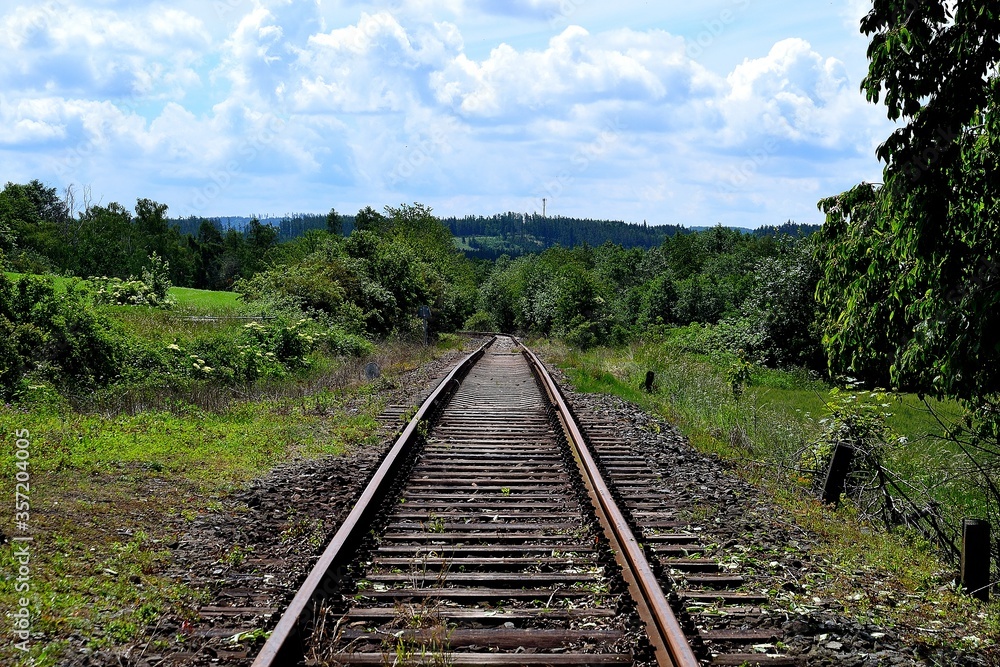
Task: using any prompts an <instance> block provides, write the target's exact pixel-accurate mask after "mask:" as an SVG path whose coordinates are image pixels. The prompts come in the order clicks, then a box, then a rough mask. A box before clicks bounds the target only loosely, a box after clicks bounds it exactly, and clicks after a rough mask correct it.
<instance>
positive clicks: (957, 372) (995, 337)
mask: <svg viewBox="0 0 1000 667" xmlns="http://www.w3.org/2000/svg"><path fill="white" fill-rule="evenodd" d="M998 23H1000V12H998V10H997V8H996V7H995V4H994V3H991V2H987V1H986V0H972V1H970V2H962V3H958V4H957V5H954V6H952V5H951V3H947V2H945V0H933V1H931V2H925V3H910V4H907V5H905V6H904V4H902V3H899V2H893V1H890V0H876V2H874V4H873V9H872V12H871V13H870V14H869V15H868V16H867V17H866V18H865V20H864V21H863V23H862V30H863V31H864V32H865V33H866V34H868V35H870V36H871V43H870V46H869V50H868V55H869V59H870V66H869V73H868V76H867V77H866V78H865V80H864V83H863V86H864V89H865V90H866V92H867V93H868V97H869V99H870V100H872V101H878V100H879V99H880V97H882V95H883V94H884V96H885V104H886V107H887V114H888V116H889V117H890V118H891V119H893V120H900V121H901V126H900V127H899V128H898V129H897V130H895V131H894V132H893V134H892V135H891V136H890V137H889V138H888V139H887V140H886V141H885V143H883V144H882V145H881V146H880V147H879V149H878V156H879V158H880V159H881V160H882V161H883V162H884V163H885V170H884V171H885V173H884V181H885V185H884V186H882V187H877V186H873V185H869V184H862V185H859V186H857V187H855V188H853V189H852V190H849V191H848V192H845V193H842V194H840V195H838V196H835V197H830V198H828V199H825V200H823V201H822V202H820V206H821V208H822V210H823V211H824V212H825V213H826V215H827V223H826V225H824V228H823V231H822V237H821V240H822V243H821V245H820V246H819V249H818V253H817V256H818V258H819V259H820V261H821V263H822V265H823V269H824V275H823V279H822V280H821V281H820V285H819V290H818V294H819V297H820V301H821V304H822V306H823V310H824V332H825V335H824V340H825V343H826V344H827V347H828V351H829V356H830V362H831V364H832V365H833V366H834V367H835V368H837V369H848V370H851V371H852V372H856V373H858V374H861V375H862V376H863V377H866V378H875V379H878V380H882V379H885V380H888V381H889V382H891V383H892V385H893V386H900V387H902V386H909V387H913V388H915V389H918V390H920V391H923V392H927V393H932V394H936V395H943V396H956V397H960V398H964V399H969V400H972V401H976V400H978V399H979V398H980V397H984V396H987V395H990V394H995V393H997V392H998V391H1000V370H998V368H1000V363H997V362H998V360H1000V290H998V289H997V286H998V284H1000V270H998V267H1000V264H998V263H997V259H996V258H997V256H998V254H1000V246H998V243H1000V240H998V239H1000V226H998V225H1000V217H998V216H997V214H996V201H997V200H998V197H1000V185H998V181H997V179H996V178H995V175H996V172H997V169H998V166H1000V158H998V156H1000V153H998V151H997V141H998V136H1000V127H998V122H1000V115H998V113H997V109H998V105H997V102H998V93H1000V84H998V81H1000V79H998V78H997V70H996V66H997V63H998V55H997V54H998V49H1000V30H998V29H997V27H998Z"/></svg>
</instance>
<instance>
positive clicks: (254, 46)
mask: <svg viewBox="0 0 1000 667" xmlns="http://www.w3.org/2000/svg"><path fill="white" fill-rule="evenodd" d="M67 1H68V2H70V3H71V4H69V5H67V6H65V7H62V6H60V7H61V8H60V9H59V11H54V10H53V9H51V7H54V6H55V5H53V6H46V5H33V6H30V7H29V6H28V5H24V6H19V7H15V8H13V9H11V10H9V11H7V13H6V15H3V14H2V11H4V10H0V48H3V49H4V50H5V53H7V54H9V57H6V58H4V60H3V61H0V91H2V92H0V150H3V151H4V153H5V157H7V156H10V157H11V158H13V159H5V163H7V165H5V166H6V169H5V173H4V174H2V175H0V176H2V177H3V178H5V179H10V178H12V177H14V178H22V177H23V178H36V177H38V178H42V179H43V180H45V179H50V180H55V182H54V183H53V184H54V185H59V186H64V185H66V184H68V183H69V182H77V183H81V182H82V183H89V184H91V185H93V186H94V188H95V189H100V190H104V189H107V190H108V191H109V195H108V196H109V199H111V198H114V199H118V200H120V201H133V200H134V199H135V197H136V196H150V197H153V198H156V199H160V200H162V201H165V202H166V203H168V204H170V205H171V212H172V213H174V214H179V215H186V214H188V213H215V214H226V213H240V212H244V213H245V212H247V211H248V209H249V210H254V211H256V212H260V211H261V210H272V211H273V210H276V209H277V210H283V211H288V210H326V209H328V208H329V206H330V205H333V204H336V205H337V207H338V209H340V210H348V211H349V210H351V206H352V205H354V204H358V208H360V206H361V205H364V204H372V205H375V206H379V205H381V204H385V203H395V202H397V201H426V202H427V203H429V204H431V205H436V206H437V207H438V209H439V210H441V207H442V206H451V207H464V208H463V209H462V210H454V209H452V210H447V209H445V210H444V211H442V212H446V213H457V214H465V213H490V212H493V211H494V210H496V209H499V208H503V207H505V206H518V207H519V206H522V205H523V206H525V207H528V206H533V205H534V204H531V203H530V202H533V201H535V200H536V199H537V200H538V202H539V206H540V198H541V197H542V196H546V197H547V198H549V210H550V211H553V212H559V213H564V214H576V215H598V216H605V215H606V216H610V217H624V218H628V219H643V218H646V219H649V220H650V222H684V223H688V224H702V223H712V222H715V221H722V222H724V223H732V222H743V223H751V222H757V223H759V222H781V221H783V220H784V219H787V218H788V217H795V216H796V215H798V214H800V213H802V211H806V213H802V215H805V216H807V217H806V219H808V216H809V215H811V213H810V211H812V210H814V204H815V199H816V198H817V197H818V195H822V194H824V193H825V192H827V191H836V190H832V189H831V188H833V187H840V185H841V184H840V183H839V182H838V181H836V178H844V179H846V178H850V181H848V182H847V183H844V184H843V185H849V184H850V182H851V181H856V180H860V179H861V177H858V178H853V177H851V176H850V175H851V174H853V173H855V172H857V170H858V169H861V168H862V167H863V165H869V164H871V163H872V162H873V160H872V159H871V158H870V153H871V150H872V146H873V144H875V143H877V140H878V137H879V136H880V133H881V135H882V136H884V121H881V120H880V118H879V117H880V114H879V113H878V112H877V110H873V109H872V108H871V107H867V106H866V105H865V103H864V101H863V99H862V98H861V96H860V95H859V94H858V92H857V82H856V81H851V80H849V78H848V74H847V73H846V71H845V68H844V66H843V65H842V64H841V62H840V61H838V60H837V59H833V58H829V57H826V55H823V53H827V54H828V53H829V50H828V49H827V48H825V47H824V48H813V47H812V46H811V45H810V43H809V42H808V41H807V40H805V39H800V38H791V39H776V40H774V41H768V42H767V46H770V45H771V44H773V48H770V51H769V52H768V53H766V55H760V54H761V53H764V51H767V46H765V47H764V48H763V49H762V50H761V51H759V52H758V53H755V54H741V55H744V56H749V55H752V56H756V57H746V59H745V60H743V62H741V63H740V62H739V60H734V62H735V63H737V64H735V65H731V66H727V67H725V68H719V71H711V70H709V69H707V68H706V67H705V66H702V65H700V64H699V63H697V62H695V61H694V60H692V59H691V58H690V57H689V53H687V52H686V47H688V46H690V44H691V43H692V42H691V40H692V39H693V38H696V37H697V35H694V36H692V35H687V34H685V35H683V36H682V35H681V34H680V33H679V32H678V33H676V34H674V33H672V32H667V31H666V30H664V29H659V28H655V27H650V28H646V29H642V30H637V29H629V28H621V27H619V28H616V29H604V28H602V27H601V26H592V25H590V26H588V27H589V28H590V29H589V30H588V29H584V28H583V27H580V26H570V27H568V28H565V29H561V31H560V32H554V31H553V29H552V28H551V26H552V25H553V24H552V23H551V22H548V23H547V22H545V20H546V19H548V18H550V17H551V16H552V15H553V14H554V13H555V14H558V13H560V12H561V11H562V9H563V6H564V5H563V4H562V3H563V2H564V1H565V0H515V1H514V2H509V3H501V2H499V1H494V0H419V1H418V0H391V1H388V2H381V3H377V4H378V6H380V7H381V9H378V8H377V7H376V6H374V5H375V4H376V3H371V2H365V3H357V2H354V3H352V2H344V1H341V2H338V3H329V2H325V3H323V5H320V3H319V2H318V1H317V0H294V1H293V0H219V1H218V2H215V3H214V4H213V3H197V2H196V1H195V0H179V1H178V2H171V3H170V4H169V7H165V6H163V5H160V4H156V3H150V4H148V5H147V4H142V5H139V4H137V3H130V2H125V1H124V0H121V1H119V0H100V2H98V1H97V0H91V3H90V6H89V8H88V7H83V6H82V5H81V3H80V2H78V1H77V0H67ZM569 2H570V3H571V4H572V5H573V7H574V8H577V7H578V8H580V9H581V11H579V12H576V11H574V12H572V16H571V17H570V18H571V20H572V21H578V22H581V23H584V22H586V21H585V19H586V17H588V16H591V15H592V13H591V11H590V10H591V9H594V11H595V12H596V11H597V9H598V7H597V5H596V4H595V5H590V6H588V7H587V11H582V9H583V6H584V3H582V2H578V1H577V0H569ZM622 3H623V6H631V7H632V10H633V14H635V12H636V11H641V10H642V7H641V5H642V3H637V2H632V1H631V0H622ZM726 6H729V5H726ZM362 8H363V9H364V11H362V10H361V9H362ZM636 8H639V9H636ZM657 11H660V10H657ZM686 11H687V14H685V16H688V17H689V18H690V15H691V14H692V13H693V12H694V10H692V9H690V8H689V9H688V10H686ZM705 11H706V12H708V13H709V14H712V13H713V12H716V13H717V11H718V7H714V8H709V9H706V10H705ZM837 11H839V10H837ZM601 12H605V10H601ZM605 13H606V12H605ZM636 15H637V14H636ZM712 15H713V16H714V15H715V14H712ZM836 15H837V16H840V15H839V14H836ZM746 16H747V20H749V17H750V14H749V13H748V14H747V15H746ZM445 19H446V20H445ZM565 23H566V21H560V22H559V25H560V26H563V25H565ZM494 24H496V25H499V26H502V27H500V28H495V29H494V28H492V26H493V25H494ZM682 24H683V21H681V22H679V23H678V26H679V25H682ZM647 25H661V26H663V27H667V26H672V27H671V30H675V29H677V26H673V24H671V23H670V22H667V21H662V22H658V23H657V22H652V21H650V22H647ZM694 25H695V26H696V27H697V30H701V27H700V26H701V23H700V22H698V20H695V21H694ZM733 29H734V30H735V27H734V28H733ZM491 30H493V32H490V31H491ZM501 32H502V35H501ZM850 39H851V40H853V41H857V39H856V36H852V37H851V38H850ZM484 45H485V46H484ZM730 46H731V45H730V44H729V43H728V42H726V43H725V44H724V43H723V42H722V41H719V42H718V48H720V49H721V48H729V47H730ZM488 49H491V50H488ZM821 51H822V52H823V53H821ZM726 69H728V70H729V71H726ZM761 151H763V154H761ZM859 165H861V166H859ZM865 168H866V167H865ZM22 174H23V176H21V175H22ZM864 176H865V177H866V176H868V174H867V173H865V174H864ZM94 179H99V180H94ZM720 184H721V185H724V186H726V187H725V188H723V189H720ZM132 188H136V190H135V191H133V190H132ZM317 193H323V194H322V195H320V194H317ZM331 197H337V198H338V199H340V200H341V201H340V202H338V201H330V198H331ZM320 200H322V201H320ZM268 202H271V203H270V205H268V206H265V205H267V203H268ZM779 202H780V203H779ZM803 202H804V203H803ZM790 208H794V209H795V211H791V210H788V211H786V210H784V209H790ZM742 216H748V217H746V218H744V217H742ZM768 216H769V217H768ZM734 218H737V219H734ZM765 218H766V219H765Z"/></svg>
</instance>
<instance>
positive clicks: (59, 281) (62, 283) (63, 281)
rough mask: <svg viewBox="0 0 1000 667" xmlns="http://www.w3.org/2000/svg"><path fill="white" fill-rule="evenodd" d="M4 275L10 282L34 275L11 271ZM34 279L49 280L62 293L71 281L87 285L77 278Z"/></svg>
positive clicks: (51, 277)
mask: <svg viewBox="0 0 1000 667" xmlns="http://www.w3.org/2000/svg"><path fill="white" fill-rule="evenodd" d="M4 275H5V276H7V278H9V279H10V280H17V279H18V278H23V277H25V276H27V275H34V274H27V273H14V272H13V271H4ZM35 277H36V278H49V279H51V280H52V282H53V283H54V284H55V287H56V289H57V290H62V291H65V290H66V286H67V285H69V284H70V282H71V281H73V280H78V281H80V282H81V283H83V284H86V283H87V281H86V280H80V279H79V278H65V277H63V276H35Z"/></svg>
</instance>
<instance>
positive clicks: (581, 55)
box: [431, 26, 709, 118]
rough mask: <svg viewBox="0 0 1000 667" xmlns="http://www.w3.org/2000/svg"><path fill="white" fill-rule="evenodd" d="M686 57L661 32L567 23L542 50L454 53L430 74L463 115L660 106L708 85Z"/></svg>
mask: <svg viewBox="0 0 1000 667" xmlns="http://www.w3.org/2000/svg"><path fill="white" fill-rule="evenodd" d="M708 79H709V77H707V76H706V75H705V73H704V71H703V70H701V69H700V68H699V67H698V66H697V65H696V64H695V63H693V62H691V61H689V60H687V59H686V58H684V56H683V42H682V40H679V39H677V38H675V37H672V36H671V35H669V34H668V33H666V32H662V31H658V30H654V31H650V32H647V33H636V32H633V31H629V30H624V31H616V32H612V33H606V34H602V35H596V36H595V35H591V34H590V33H589V32H588V31H586V30H585V29H583V28H581V27H579V26H570V27H569V28H566V29H565V30H564V31H563V32H562V33H561V34H559V35H557V36H555V37H553V38H552V39H551V40H550V41H549V44H548V47H547V48H546V49H545V50H544V51H531V50H526V51H518V50H516V49H514V48H513V47H511V46H509V45H507V44H501V45H500V46H498V47H497V48H495V49H494V50H493V51H492V52H491V53H490V56H489V57H488V58H487V59H486V60H484V61H482V62H475V61H473V60H470V59H469V58H468V57H467V56H465V55H464V54H461V55H459V56H458V57H457V58H455V60H454V61H453V62H452V63H450V64H449V65H448V66H447V67H445V68H444V69H442V70H440V71H438V72H435V73H434V74H432V76H431V86H432V87H433V89H434V91H435V96H436V98H437V100H438V101H439V102H440V103H442V104H445V105H448V106H450V107H452V108H454V109H456V110H457V111H459V112H460V113H462V114H463V115H465V116H468V117H485V118H495V117H500V116H505V115H513V116H515V117H520V116H524V115H529V114H535V113H539V112H540V113H551V114H555V115H562V114H564V113H565V112H566V111H567V110H568V109H571V108H572V106H573V105H574V104H576V103H587V102H596V101H601V100H606V99H619V100H639V101H643V102H647V103H653V104H657V103H660V102H662V101H677V102H681V101H684V99H686V98H687V97H688V96H689V95H691V94H692V92H693V91H695V90H696V89H700V88H702V87H704V86H706V85H708Z"/></svg>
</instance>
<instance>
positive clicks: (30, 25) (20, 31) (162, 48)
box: [0, 2, 209, 98]
mask: <svg viewBox="0 0 1000 667" xmlns="http://www.w3.org/2000/svg"><path fill="white" fill-rule="evenodd" d="M0 25H2V28H0V48H2V49H3V51H4V53H5V54H8V57H5V58H4V59H3V60H2V61H0V84H2V85H3V86H4V87H6V88H8V89H16V90H18V91H20V92H21V93H22V94H24V93H30V92H34V93H36V94H42V95H51V94H64V95H84V94H86V95H99V96H102V97H105V98H119V97H128V96H134V95H144V96H148V95H155V94H162V95H169V96H178V95H181V96H182V95H183V90H184V89H185V87H187V86H189V85H190V84H191V81H192V77H194V78H197V77H196V75H195V74H194V72H193V70H192V67H193V65H194V63H195V62H196V61H197V60H198V58H200V57H201V52H203V51H204V50H205V49H207V48H208V45H209V36H208V33H207V32H206V30H205V28H204V25H203V24H202V22H201V21H200V20H199V19H197V18H195V17H193V16H191V15H190V14H187V13H185V12H183V11H180V10H176V9H159V10H157V11H148V10H147V11H141V10H136V11H131V12H127V13H119V12H113V11H109V10H91V9H87V8H82V7H76V6H63V5H60V4H56V3H54V2H50V3H47V4H40V5H32V6H20V7H15V8H14V9H13V10H12V11H11V12H10V13H9V14H7V15H6V16H4V17H3V18H2V24H0ZM14 54H16V57H10V56H13V55H14Z"/></svg>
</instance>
